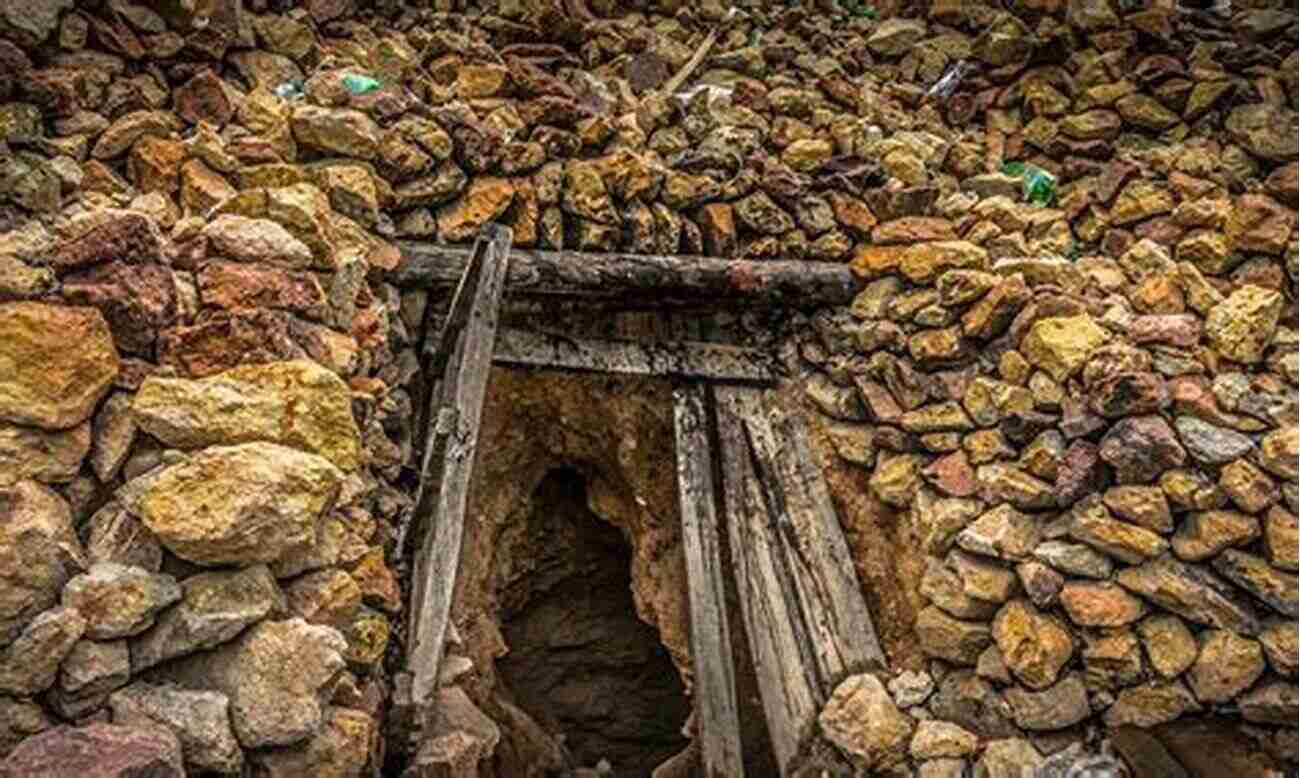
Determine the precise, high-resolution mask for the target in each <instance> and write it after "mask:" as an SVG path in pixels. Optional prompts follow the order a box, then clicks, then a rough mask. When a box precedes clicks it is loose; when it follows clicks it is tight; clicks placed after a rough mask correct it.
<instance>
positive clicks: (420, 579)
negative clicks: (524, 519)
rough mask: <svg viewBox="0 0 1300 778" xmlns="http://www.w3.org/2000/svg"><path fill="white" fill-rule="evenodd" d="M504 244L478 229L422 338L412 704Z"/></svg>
mask: <svg viewBox="0 0 1300 778" xmlns="http://www.w3.org/2000/svg"><path fill="white" fill-rule="evenodd" d="M510 243H511V233H510V230H509V229H508V228H505V227H500V226H497V225H488V226H487V227H485V228H484V230H483V233H482V235H480V237H479V240H478V242H477V243H476V244H475V246H474V252H473V256H472V259H471V261H470V263H469V264H468V265H467V267H466V271H465V273H464V276H463V278H462V279H461V282H460V285H459V287H458V288H457V289H456V296H455V298H454V299H453V301H452V306H451V310H450V311H449V312H448V314H447V318H446V320H445V322H444V324H443V326H442V328H441V331H440V333H439V336H438V338H437V339H436V340H434V341H433V342H431V343H429V344H427V345H426V349H427V350H428V351H429V352H431V353H430V354H429V357H430V359H429V366H430V370H429V372H428V373H427V374H426V375H427V376H428V378H429V380H433V378H434V377H435V376H440V377H441V380H440V381H439V384H438V386H436V387H434V389H433V390H432V391H431V392H430V393H429V410H428V417H427V424H428V425H429V427H430V432H429V435H428V439H427V441H426V443H425V448H424V455H423V458H422V462H421V470H420V472H421V476H420V485H419V488H418V490H417V493H416V502H415V510H414V526H415V527H416V528H417V530H418V531H420V532H423V542H422V545H421V550H420V551H419V553H418V555H417V557H416V564H415V578H414V586H415V591H414V592H413V593H412V597H411V622H410V632H409V634H408V644H407V653H406V666H407V670H408V671H409V672H410V674H411V702H412V703H413V704H414V705H416V706H421V705H425V704H427V703H428V702H429V700H430V699H431V697H432V696H433V692H434V690H435V688H436V687H437V681H438V669H439V666H440V665H441V663H442V650H443V640H444V638H445V637H446V633H447V620H448V618H449V617H450V614H451V597H452V591H453V589H454V588H455V585H456V572H457V568H458V567H459V563H460V546H461V538H462V535H463V532H464V526H465V505H466V502H467V500H468V498H469V481H470V472H471V470H472V468H473V465H474V454H475V450H476V448H477V446H478V431H479V416H480V414H481V413H482V410H483V396H484V394H485V392H486V389H487V377H488V371H489V370H490V369H491V366H492V351H493V346H494V344H495V340H496V330H497V316H498V312H499V309H500V304H501V294H502V290H503V289H504V287H505V278H506V269H507V265H508V261H509V255H510Z"/></svg>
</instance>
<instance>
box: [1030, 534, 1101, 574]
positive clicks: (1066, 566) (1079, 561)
mask: <svg viewBox="0 0 1300 778" xmlns="http://www.w3.org/2000/svg"><path fill="white" fill-rule="evenodd" d="M1034 558H1035V559H1037V560H1039V561H1041V562H1044V563H1046V564H1049V565H1051V566H1052V567H1054V568H1056V569H1057V570H1060V571H1061V572H1063V573H1068V574H1069V575H1075V576H1082V577H1084V578H1100V579H1105V578H1110V573H1111V570H1112V569H1113V567H1114V565H1113V563H1112V562H1111V561H1110V559H1109V558H1108V557H1106V556H1105V555H1103V554H1100V553H1098V552H1096V551H1094V550H1092V549H1091V548H1089V547H1088V546H1085V545H1083V544H1080V543H1066V542H1064V541H1061V540H1048V541H1046V542H1043V543H1039V544H1038V546H1037V547H1035V548H1034Z"/></svg>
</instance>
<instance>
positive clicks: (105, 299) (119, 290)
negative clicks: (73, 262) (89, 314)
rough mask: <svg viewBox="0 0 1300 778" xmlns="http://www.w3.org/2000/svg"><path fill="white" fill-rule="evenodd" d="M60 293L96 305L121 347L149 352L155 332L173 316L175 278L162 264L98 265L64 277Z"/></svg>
mask: <svg viewBox="0 0 1300 778" xmlns="http://www.w3.org/2000/svg"><path fill="white" fill-rule="evenodd" d="M63 295H64V297H65V298H66V299H67V300H68V301H69V302H72V303H76V304H78V305H90V306H94V307H96V308H98V309H99V310H100V311H101V312H102V313H103V314H104V318H105V319H106V320H107V321H108V327H109V330H110V331H111V332H112V333H113V340H114V342H115V343H116V344H117V347H118V348H119V349H121V350H122V351H127V352H132V353H149V350H150V349H151V348H152V346H153V343H154V339H155V338H156V336H157V333H158V332H159V331H160V330H162V329H165V328H167V327H170V326H171V325H172V323H173V322H174V321H175V320H176V313H177V301H176V282H175V280H174V279H173V278H172V272H171V270H169V269H168V268H166V267H163V266H162V265H128V264H125V263H122V262H110V263H108V264H104V265H98V266H96V267H93V268H91V269H90V270H87V271H85V272H82V273H76V274H74V275H70V276H68V277H67V278H65V279H64V280H63Z"/></svg>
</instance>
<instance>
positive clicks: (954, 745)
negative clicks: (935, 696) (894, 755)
mask: <svg viewBox="0 0 1300 778" xmlns="http://www.w3.org/2000/svg"><path fill="white" fill-rule="evenodd" d="M978 744H979V738H978V737H977V736H976V735H975V734H974V733H971V732H968V731H966V730H965V729H962V728H961V727H959V726H958V725H956V724H952V723H950V722H947V721H937V720H935V719H927V720H925V721H921V722H919V723H918V724H917V725H916V734H914V735H913V736H912V744H911V746H909V749H908V750H909V751H910V752H911V754H912V758H913V759H940V758H946V757H947V758H951V757H963V756H969V755H970V754H973V753H974V752H975V748H976V746H977V745H978Z"/></svg>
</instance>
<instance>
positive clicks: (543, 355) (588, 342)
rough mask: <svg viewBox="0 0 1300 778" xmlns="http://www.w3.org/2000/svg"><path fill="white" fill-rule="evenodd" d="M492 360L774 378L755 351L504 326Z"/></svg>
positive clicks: (774, 369)
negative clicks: (587, 336) (582, 335)
mask: <svg viewBox="0 0 1300 778" xmlns="http://www.w3.org/2000/svg"><path fill="white" fill-rule="evenodd" d="M494 359H495V361H496V362H498V363H503V364H513V365H531V366H534V367H553V368H561V369H566V370H586V371H592V372H598V373H621V374H624V375H659V376H682V377H686V378H703V379H707V380H712V381H741V382H745V381H752V382H768V383H770V382H772V381H775V380H776V378H777V376H778V374H779V369H778V365H777V362H776V359H775V358H774V357H773V356H772V355H771V354H770V353H768V352H766V351H760V350H757V349H748V348H741V347H738V346H730V345H725V344H721V343H702V342H691V341H668V342H651V341H641V340H612V339H599V338H574V337H570V336H567V335H561V334H558V333H548V332H535V331H531V330H522V329H512V328H505V327H503V328H502V329H501V332H500V333H499V334H498V336H497V345H496V354H495V357H494Z"/></svg>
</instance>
